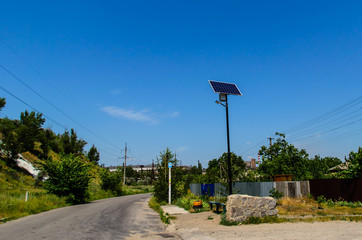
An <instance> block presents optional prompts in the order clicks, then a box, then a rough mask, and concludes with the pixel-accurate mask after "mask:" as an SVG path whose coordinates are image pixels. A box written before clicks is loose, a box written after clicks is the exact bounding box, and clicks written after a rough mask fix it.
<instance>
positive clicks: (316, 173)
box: [308, 155, 342, 179]
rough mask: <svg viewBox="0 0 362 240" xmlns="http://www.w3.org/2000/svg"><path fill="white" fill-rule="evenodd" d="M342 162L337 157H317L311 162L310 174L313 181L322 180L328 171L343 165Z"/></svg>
mask: <svg viewBox="0 0 362 240" xmlns="http://www.w3.org/2000/svg"><path fill="white" fill-rule="evenodd" d="M341 163H342V161H341V160H340V159H339V158H336V157H325V158H321V157H320V156H319V155H316V156H315V157H314V158H313V159H310V160H309V170H308V171H309V172H310V174H311V176H312V178H313V179H322V178H325V177H326V174H328V170H329V169H330V168H332V167H335V166H337V165H339V164H341Z"/></svg>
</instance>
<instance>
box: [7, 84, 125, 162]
mask: <svg viewBox="0 0 362 240" xmlns="http://www.w3.org/2000/svg"><path fill="white" fill-rule="evenodd" d="M0 89H2V90H3V91H4V92H6V93H7V94H9V95H10V96H12V97H13V98H15V99H17V100H18V101H20V102H22V103H23V104H24V105H26V106H27V107H29V108H31V109H32V110H33V111H35V112H37V113H39V114H42V115H43V116H44V117H46V118H47V119H48V120H50V121H52V122H53V123H55V124H56V125H58V126H59V127H61V128H63V129H64V130H66V129H67V128H66V127H65V126H63V125H62V124H61V123H59V122H58V121H56V120H54V119H52V118H51V117H49V116H48V115H46V114H44V113H41V112H40V111H39V110H38V109H36V108H35V107H33V106H31V105H30V104H28V103H26V102H25V101H24V100H22V99H21V98H19V97H17V96H16V95H15V94H13V93H11V92H10V91H8V90H6V89H5V88H3V87H2V86H0ZM79 136H80V135H79ZM82 138H83V139H84V140H86V141H87V139H86V138H84V137H82ZM87 142H93V143H94V144H95V141H87ZM97 147H98V148H102V147H99V144H97ZM103 151H104V152H107V153H108V154H111V155H113V156H116V157H118V155H116V154H114V153H111V152H109V151H107V150H105V149H103Z"/></svg>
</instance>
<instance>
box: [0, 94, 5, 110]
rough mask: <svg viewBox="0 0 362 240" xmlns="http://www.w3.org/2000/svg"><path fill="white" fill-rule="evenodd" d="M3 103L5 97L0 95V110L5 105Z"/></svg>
mask: <svg viewBox="0 0 362 240" xmlns="http://www.w3.org/2000/svg"><path fill="white" fill-rule="evenodd" d="M5 105H6V100H5V98H1V97H0V111H1V110H2V109H3V108H4V107H5Z"/></svg>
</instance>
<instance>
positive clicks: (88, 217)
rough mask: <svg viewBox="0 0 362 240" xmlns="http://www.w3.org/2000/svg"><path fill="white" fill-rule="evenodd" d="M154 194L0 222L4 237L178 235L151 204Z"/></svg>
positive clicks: (100, 202)
mask: <svg viewBox="0 0 362 240" xmlns="http://www.w3.org/2000/svg"><path fill="white" fill-rule="evenodd" d="M150 196H151V194H139V195H129V196H122V197H116V198H109V199H104V200H98V201H94V202H91V203H88V204H82V205H74V206H70V207H64V208H59V209H55V210H52V211H48V212H43V213H40V214H37V215H32V216H28V217H24V218H21V219H18V220H14V221H11V222H8V223H4V224H1V225H0V239H12V240H19V239H52V240H56V239H140V238H144V239H163V238H167V239H177V237H175V236H172V235H171V234H170V233H166V232H165V231H164V229H163V225H162V223H161V221H160V218H159V216H158V214H157V213H155V212H154V211H153V210H152V209H150V208H149V207H148V200H149V198H150Z"/></svg>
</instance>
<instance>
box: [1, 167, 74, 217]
mask: <svg viewBox="0 0 362 240" xmlns="http://www.w3.org/2000/svg"><path fill="white" fill-rule="evenodd" d="M0 165H1V171H0V219H1V222H6V221H9V220H13V219H17V218H20V217H24V216H27V215H30V214H36V213H40V212H44V211H48V210H51V209H54V208H59V207H64V206H67V204H66V202H65V199H64V198H60V197H57V196H55V195H53V194H48V193H47V192H46V191H45V190H43V189H41V188H39V187H36V186H35V180H34V179H33V178H32V177H31V176H28V175H26V174H25V173H22V172H18V171H16V170H14V169H12V168H9V167H8V166H7V165H6V164H5V162H4V160H0ZM26 192H28V201H25V195H26Z"/></svg>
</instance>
